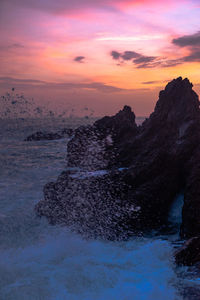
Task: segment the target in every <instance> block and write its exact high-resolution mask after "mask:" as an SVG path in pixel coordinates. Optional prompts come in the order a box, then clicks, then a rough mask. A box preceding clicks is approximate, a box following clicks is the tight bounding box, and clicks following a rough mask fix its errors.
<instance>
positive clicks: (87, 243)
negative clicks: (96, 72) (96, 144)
mask: <svg viewBox="0 0 200 300" xmlns="http://www.w3.org/2000/svg"><path fill="white" fill-rule="evenodd" d="M84 122H87V123H88V122H89V121H88V120H87V121H86V120H85V121H84ZM82 123H83V120H81V119H75V118H73V119H67V120H52V119H46V120H40V119H38V120H29V121H27V120H26V121H25V120H1V121H0V141H1V143H0V242H1V245H0V299H2V300H97V299H98V300H107V299H108V300H179V299H186V300H193V299H200V289H199V287H200V274H199V273H198V271H197V270H196V269H189V268H186V267H176V265H175V264H174V258H173V252H174V251H175V249H176V248H177V247H178V246H179V244H181V242H180V241H179V238H178V230H179V224H180V222H181V206H182V202H183V199H182V195H178V196H177V199H176V201H175V203H174V205H173V207H172V210H171V213H170V216H169V221H170V222H171V224H172V227H173V228H176V230H172V233H171V234H169V233H168V234H163V235H158V234H157V233H152V235H151V236H148V237H133V238H132V239H130V240H129V241H121V242H109V241H102V240H91V239H88V240H87V239H84V238H83V237H81V236H80V235H77V234H75V233H73V232H71V230H70V229H69V228H66V227H61V226H52V225H49V224H48V223H47V220H46V218H39V217H37V216H36V214H35V211H34V206H35V204H36V203H37V202H38V201H39V200H41V199H42V197H43V186H44V185H45V184H46V183H47V182H50V181H55V180H56V178H57V176H58V175H59V174H60V173H61V171H63V170H64V169H65V168H66V163H65V158H66V146H67V142H68V139H66V138H65V139H61V140H55V141H31V142H25V141H23V140H24V139H25V138H26V137H27V136H28V135H29V134H32V133H33V132H35V131H37V130H47V131H52V130H55V131H56V130H59V129H62V128H64V127H72V128H75V127H77V126H79V125H80V124H82Z"/></svg>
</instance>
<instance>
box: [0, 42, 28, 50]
mask: <svg viewBox="0 0 200 300" xmlns="http://www.w3.org/2000/svg"><path fill="white" fill-rule="evenodd" d="M24 48H25V47H24V45H22V44H20V43H15V44H10V45H4V44H3V45H0V51H14V50H18V49H24Z"/></svg>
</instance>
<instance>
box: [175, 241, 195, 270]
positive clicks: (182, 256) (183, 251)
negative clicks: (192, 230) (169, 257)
mask: <svg viewBox="0 0 200 300" xmlns="http://www.w3.org/2000/svg"><path fill="white" fill-rule="evenodd" d="M175 260H176V263H177V264H178V265H185V266H194V265H197V264H198V265H199V263H200V237H193V238H191V239H189V240H188V241H187V242H185V244H184V245H183V246H182V247H180V248H179V249H178V250H177V251H176V252H175Z"/></svg>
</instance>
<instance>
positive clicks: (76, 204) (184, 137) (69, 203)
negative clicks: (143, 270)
mask: <svg viewBox="0 0 200 300" xmlns="http://www.w3.org/2000/svg"><path fill="white" fill-rule="evenodd" d="M199 143H200V110H199V100H198V96H197V94H196V93H195V92H194V91H193V89H192V84H191V83H190V82H189V80H188V79H184V80H183V79H182V78H181V77H179V78H177V79H175V80H173V81H172V82H170V83H169V84H168V85H167V86H166V88H165V90H163V91H161V92H160V95H159V99H158V101H157V104H156V107H155V110H154V112H153V113H152V114H151V115H150V117H149V118H148V119H147V120H146V121H145V122H144V123H143V124H142V126H140V127H137V125H136V123H135V115H134V113H133V112H132V111H131V109H130V108H129V107H127V106H125V107H124V109H123V110H122V111H120V112H119V113H118V114H116V115H115V116H113V117H104V118H102V119H101V120H98V121H96V122H95V123H94V125H92V126H86V127H80V128H78V129H77V130H76V131H75V134H74V137H73V138H72V139H71V141H70V142H69V143H68V154H67V161H68V169H67V170H66V171H65V172H63V173H62V174H61V175H60V176H59V177H58V180H57V181H56V182H55V183H49V184H47V185H46V186H45V188H44V200H42V201H40V202H39V203H38V204H37V206H36V211H37V213H38V214H39V215H40V216H42V215H44V216H46V217H47V218H48V219H49V221H50V222H51V223H53V224H55V223H62V224H66V225H69V226H71V227H72V228H73V229H74V230H77V231H79V232H81V233H84V234H87V235H89V236H93V237H98V236H100V237H103V238H109V239H120V238H126V237H128V236H130V235H132V234H140V233H142V232H145V231H148V230H152V229H159V228H161V227H162V226H163V225H165V224H166V222H167V217H168V212H169V209H170V206H171V204H172V202H173V200H174V198H175V196H176V195H177V194H178V193H179V192H180V190H184V207H183V222H182V226H181V236H182V237H184V238H186V237H192V236H194V235H198V234H199V233H200V221H199V213H200V184H199V178H200V153H199Z"/></svg>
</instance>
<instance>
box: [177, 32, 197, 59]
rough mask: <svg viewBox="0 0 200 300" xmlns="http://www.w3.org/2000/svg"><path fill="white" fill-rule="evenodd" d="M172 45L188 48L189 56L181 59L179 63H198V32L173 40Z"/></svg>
mask: <svg viewBox="0 0 200 300" xmlns="http://www.w3.org/2000/svg"><path fill="white" fill-rule="evenodd" d="M172 43H173V44H174V45H176V46H178V47H180V48H188V50H189V51H190V54H189V55H186V56H184V57H182V58H181V59H180V62H182V63H184V62H200V31H198V32H197V33H194V34H191V35H184V36H181V37H179V38H176V39H173V40H172Z"/></svg>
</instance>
